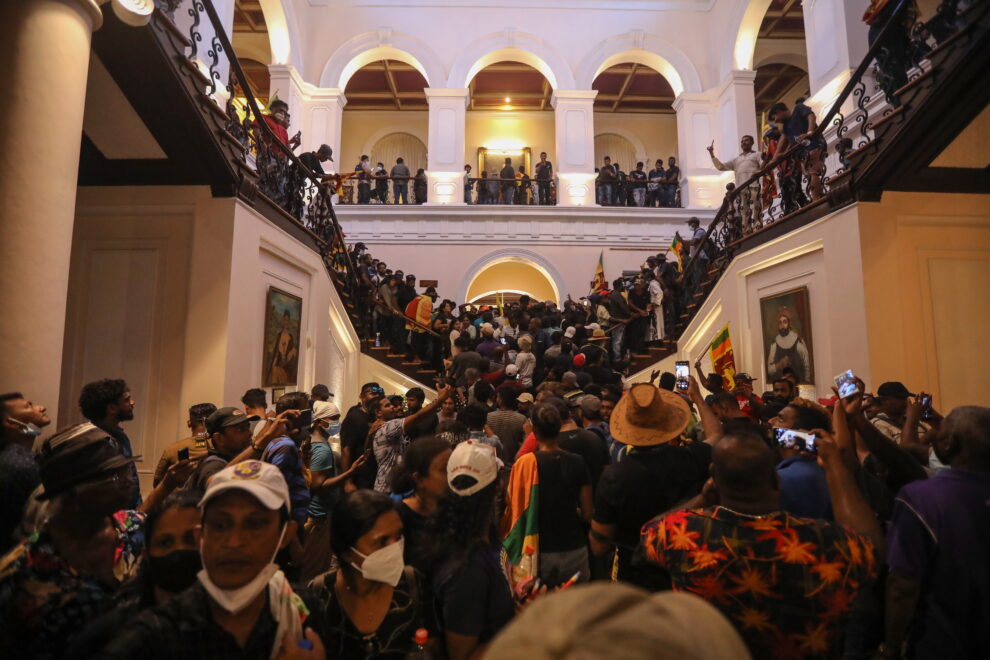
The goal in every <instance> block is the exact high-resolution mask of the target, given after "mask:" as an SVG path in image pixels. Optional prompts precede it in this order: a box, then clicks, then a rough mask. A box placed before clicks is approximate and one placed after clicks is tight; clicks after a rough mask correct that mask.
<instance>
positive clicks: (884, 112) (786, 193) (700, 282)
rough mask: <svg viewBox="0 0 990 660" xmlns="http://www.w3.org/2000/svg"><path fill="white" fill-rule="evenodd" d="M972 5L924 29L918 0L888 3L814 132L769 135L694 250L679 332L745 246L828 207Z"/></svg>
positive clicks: (961, 0) (949, 7) (950, 9)
mask: <svg viewBox="0 0 990 660" xmlns="http://www.w3.org/2000/svg"><path fill="white" fill-rule="evenodd" d="M968 4H969V3H968V2H967V1H966V0H945V1H944V2H942V3H941V4H940V5H939V7H938V10H937V12H936V14H935V16H934V17H933V18H932V19H930V20H929V21H927V22H924V23H919V22H918V16H917V15H916V12H915V9H914V2H913V0H899V1H898V2H896V3H893V2H892V3H889V4H888V6H887V7H886V8H885V9H884V10H883V11H881V12H880V13H879V15H878V16H876V17H875V18H874V20H873V22H872V25H871V29H870V47H869V50H868V52H867V54H866V56H865V57H864V58H863V60H862V62H860V64H859V66H858V67H856V70H855V71H854V72H853V74H852V75H851V76H850V79H849V81H848V82H847V83H846V85H845V87H844V88H843V89H842V91H841V93H840V94H839V95H838V97H837V98H836V99H835V101H834V102H833V104H832V106H831V108H830V109H829V111H828V112H827V113H826V114H825V116H824V117H822V118H821V119H820V120H819V121H818V122H817V127H816V128H815V130H814V131H811V132H809V133H807V134H804V135H800V136H797V138H798V139H797V140H796V141H792V140H790V139H787V140H786V141H784V140H783V138H782V136H781V133H780V130H779V129H778V128H777V127H775V126H772V127H771V128H770V129H768V130H766V131H765V134H764V136H763V138H764V140H763V154H762V162H763V163H764V164H763V166H762V167H761V168H760V169H759V170H758V171H757V172H756V173H755V174H753V175H752V176H751V177H749V178H748V179H746V180H745V181H743V182H741V183H740V184H739V185H738V186H736V185H735V184H731V183H730V184H729V185H728V186H727V187H726V188H727V190H726V194H725V197H724V200H723V202H722V205H721V207H720V208H719V210H718V213H716V215H715V218H714V219H713V220H712V222H711V223H710V224H709V225H708V228H707V230H706V231H705V235H704V238H703V239H700V238H699V240H700V243H699V244H696V245H692V246H691V257H690V258H689V259H688V260H687V263H686V265H685V266H684V268H683V274H682V280H681V286H682V288H681V291H680V295H679V296H678V299H677V301H676V304H677V315H676V316H677V318H678V319H679V320H680V326H681V329H683V328H684V327H685V326H686V324H687V321H689V320H690V316H691V313H692V311H693V310H694V309H696V308H697V307H698V306H700V303H701V300H702V299H703V297H704V295H705V294H706V293H707V288H710V286H711V285H712V284H713V283H714V281H716V280H717V278H718V276H719V275H720V274H721V273H722V272H723V271H724V270H725V268H726V267H728V265H729V263H730V262H731V261H732V258H733V256H734V254H735V252H736V250H737V249H738V248H739V245H740V243H741V242H742V239H744V238H746V237H747V236H750V235H752V234H754V233H756V232H758V231H761V230H763V229H765V228H766V227H767V226H768V225H772V224H774V223H777V222H780V221H781V220H782V219H784V218H787V217H790V216H792V215H794V214H797V213H798V212H800V211H803V210H806V209H808V208H809V207H811V206H817V205H819V204H823V203H825V202H826V197H827V195H828V194H829V192H830V190H831V184H832V182H833V181H835V180H836V178H837V177H838V176H839V175H841V174H844V173H846V172H848V171H849V169H850V168H851V167H853V166H854V162H855V161H854V158H855V156H854V152H856V151H859V150H861V149H863V148H864V147H866V146H867V145H869V144H870V143H871V142H873V140H874V138H875V136H874V131H873V128H874V126H875V125H877V124H878V122H879V121H880V120H881V119H883V118H884V117H887V116H888V115H890V114H891V113H892V112H894V111H895V109H896V108H897V106H898V105H899V101H898V99H897V97H896V94H895V92H896V91H897V90H899V89H901V88H902V87H903V86H904V85H905V84H907V83H908V82H909V81H910V80H911V79H912V78H914V77H917V76H919V75H921V73H922V68H923V66H924V60H925V57H926V55H927V54H928V53H929V52H931V50H932V49H933V48H934V47H935V46H937V45H938V44H939V43H941V42H943V41H944V40H945V39H946V38H947V37H948V36H950V35H951V34H952V33H953V32H954V31H955V30H956V29H957V28H958V27H960V25H959V16H960V13H961V11H962V10H963V8H964V7H965V6H967V5H968ZM878 94H882V95H883V97H884V99H885V100H886V101H887V102H886V103H884V102H883V101H884V99H881V98H879V97H878ZM850 99H852V102H851V107H850V104H848V103H847V102H848V101H850ZM792 111H793V109H792ZM830 147H831V148H832V153H831V154H830V153H829V148H830Z"/></svg>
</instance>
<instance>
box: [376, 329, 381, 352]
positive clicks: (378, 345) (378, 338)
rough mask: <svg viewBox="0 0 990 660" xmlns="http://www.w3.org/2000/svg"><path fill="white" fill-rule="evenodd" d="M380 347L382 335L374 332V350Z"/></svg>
mask: <svg viewBox="0 0 990 660" xmlns="http://www.w3.org/2000/svg"><path fill="white" fill-rule="evenodd" d="M381 347H382V333H380V332H376V333H375V348H381Z"/></svg>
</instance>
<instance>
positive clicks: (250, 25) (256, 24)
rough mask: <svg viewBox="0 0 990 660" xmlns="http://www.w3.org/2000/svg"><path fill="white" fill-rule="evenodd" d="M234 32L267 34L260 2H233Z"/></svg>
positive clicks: (251, 0)
mask: <svg viewBox="0 0 990 660" xmlns="http://www.w3.org/2000/svg"><path fill="white" fill-rule="evenodd" d="M234 32H256V33H261V32H263V33H267V32H268V26H267V25H266V24H265V14H264V12H262V11H261V2H260V0H235V2H234Z"/></svg>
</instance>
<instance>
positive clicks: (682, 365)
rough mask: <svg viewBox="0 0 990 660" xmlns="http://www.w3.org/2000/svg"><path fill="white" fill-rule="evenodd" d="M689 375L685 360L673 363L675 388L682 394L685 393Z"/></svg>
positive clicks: (688, 366) (689, 369) (689, 370)
mask: <svg viewBox="0 0 990 660" xmlns="http://www.w3.org/2000/svg"><path fill="white" fill-rule="evenodd" d="M690 375H691V367H690V365H689V364H688V361H687V360H678V361H677V362H675V363H674V376H676V377H677V380H676V382H675V387H677V389H679V390H681V391H682V392H687V388H688V377H689V376H690Z"/></svg>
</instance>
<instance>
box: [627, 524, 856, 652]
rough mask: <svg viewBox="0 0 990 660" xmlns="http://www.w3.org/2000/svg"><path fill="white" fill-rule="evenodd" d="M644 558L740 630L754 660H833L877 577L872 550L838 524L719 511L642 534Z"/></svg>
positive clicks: (654, 526)
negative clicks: (845, 627) (857, 604)
mask: <svg viewBox="0 0 990 660" xmlns="http://www.w3.org/2000/svg"><path fill="white" fill-rule="evenodd" d="M641 541H642V544H643V546H644V550H645V554H646V557H647V558H648V559H649V560H650V561H652V562H655V563H656V564H658V565H660V566H661V567H662V568H664V569H665V570H666V571H667V572H668V573H669V574H670V577H671V581H672V583H673V587H674V589H675V590H676V591H691V592H693V593H695V594H697V595H699V596H701V597H702V598H704V599H705V600H707V601H708V602H709V603H711V604H712V605H714V606H715V607H717V608H718V609H719V610H721V611H722V613H723V614H725V616H726V617H728V619H729V620H730V621H732V623H733V624H734V625H735V626H736V628H737V629H738V631H739V634H740V635H742V637H743V639H744V640H745V641H746V644H747V646H749V649H750V652H751V653H752V654H753V657H754V658H813V657H837V656H838V655H841V653H836V650H837V649H836V647H837V645H838V643H839V642H840V640H841V635H838V634H837V633H838V632H839V631H841V629H842V623H843V621H844V619H845V617H846V615H847V614H848V613H849V610H850V608H851V606H852V602H853V599H854V598H855V596H856V593H857V591H858V590H859V589H860V587H861V586H862V585H863V584H864V583H865V582H868V581H870V580H872V579H874V578H875V577H876V567H875V566H874V555H873V544H872V543H870V541H868V540H867V539H865V538H863V537H862V536H859V535H858V534H855V533H853V532H852V531H850V530H848V529H846V528H844V527H842V526H841V525H837V524H834V523H828V522H825V521H823V520H812V519H809V518H796V517H794V516H791V515H789V514H787V513H783V512H781V513H777V514H774V515H772V516H765V517H760V518H751V517H747V516H741V515H739V514H736V513H733V512H730V511H729V510H727V509H724V508H722V507H712V508H707V509H691V510H684V511H675V512H673V513H670V514H667V515H665V516H660V517H658V518H654V519H653V520H651V521H650V522H648V523H647V524H646V525H644V526H643V530H642V536H641Z"/></svg>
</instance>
